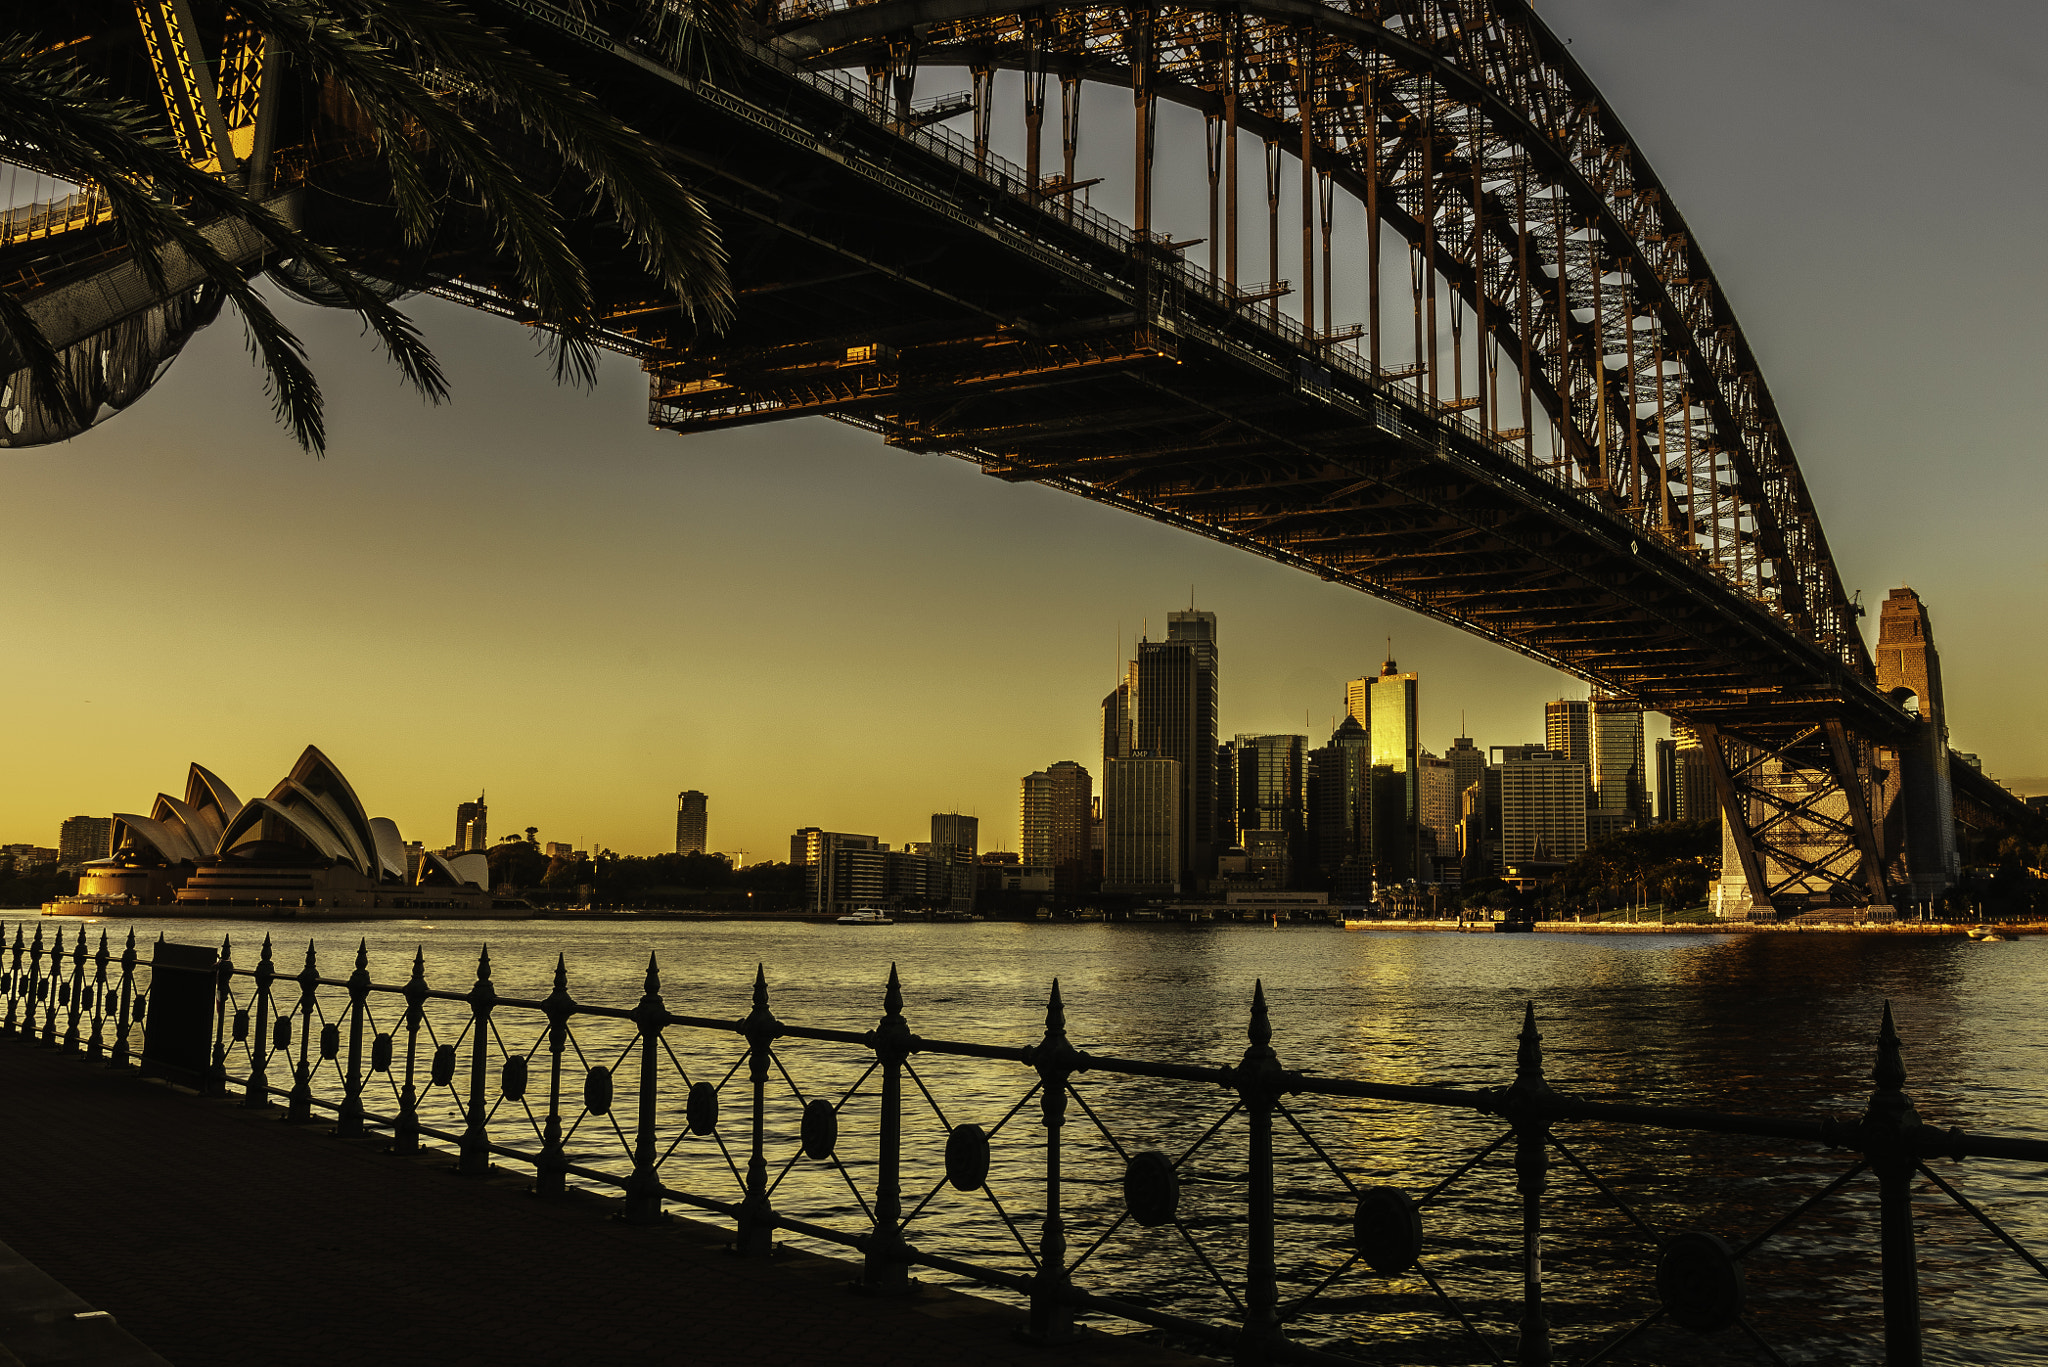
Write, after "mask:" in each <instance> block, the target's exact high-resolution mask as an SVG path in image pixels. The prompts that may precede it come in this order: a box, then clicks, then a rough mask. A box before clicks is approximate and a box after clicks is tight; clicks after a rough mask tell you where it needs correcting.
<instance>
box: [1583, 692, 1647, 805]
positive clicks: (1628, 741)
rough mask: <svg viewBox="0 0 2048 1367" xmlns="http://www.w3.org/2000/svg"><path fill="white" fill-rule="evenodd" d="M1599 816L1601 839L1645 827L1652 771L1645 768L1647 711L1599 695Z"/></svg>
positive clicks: (1595, 733) (1595, 719)
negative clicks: (1644, 741) (1645, 714)
mask: <svg viewBox="0 0 2048 1367" xmlns="http://www.w3.org/2000/svg"><path fill="white" fill-rule="evenodd" d="M1592 706H1593V733H1592V735H1593V806H1594V808H1595V810H1596V812H1597V815H1596V816H1595V817H1594V818H1593V825H1592V828H1591V830H1590V833H1589V834H1590V838H1592V839H1595V840H1598V839H1602V838H1604V837H1606V836H1609V835H1613V834H1614V833H1616V832H1617V831H1625V830H1630V829H1633V828H1634V827H1637V826H1641V825H1643V824H1645V822H1646V820H1647V819H1648V812H1647V810H1646V803H1645V799H1646V798H1647V797H1648V786H1649V785H1648V778H1649V775H1648V772H1647V771H1646V770H1645V769H1644V767H1643V709H1642V708H1641V707H1639V706H1637V705H1636V704H1635V703H1634V702H1633V701H1631V700H1630V699H1627V698H1622V697H1616V696H1614V695H1612V694H1608V693H1603V692H1598V691H1596V692H1595V693H1594V695H1593V703H1592Z"/></svg>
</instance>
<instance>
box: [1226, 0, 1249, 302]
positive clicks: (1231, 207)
mask: <svg viewBox="0 0 2048 1367" xmlns="http://www.w3.org/2000/svg"><path fill="white" fill-rule="evenodd" d="M1243 60H1244V16H1243V15H1241V14H1239V13H1238V12H1237V11H1236V10H1232V11H1231V12H1230V13H1228V14H1226V15H1224V16H1223V231H1224V233H1225V234H1226V239H1227V240H1226V241H1225V242H1224V248H1223V269H1224V271H1225V275H1224V281H1223V282H1224V284H1226V285H1227V286H1229V288H1230V298H1231V299H1232V300H1235V299H1236V298H1237V226H1238V225H1237V86H1238V80H1239V72H1240V67H1241V65H1242V63H1243Z"/></svg>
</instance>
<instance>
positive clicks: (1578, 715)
mask: <svg viewBox="0 0 2048 1367" xmlns="http://www.w3.org/2000/svg"><path fill="white" fill-rule="evenodd" d="M1543 744H1544V746H1545V747H1546V748H1548V749H1549V750H1550V751H1551V752H1552V753H1553V754H1559V755H1563V756H1564V757H1565V758H1566V759H1568V760H1570V761H1571V762H1572V763H1574V764H1583V765H1585V766H1586V774H1587V780H1586V782H1587V787H1586V802H1587V805H1589V806H1590V805H1591V804H1592V802H1593V788H1592V775H1593V773H1594V765H1593V705H1592V704H1591V703H1589V702H1587V701H1586V700H1585V699H1583V698H1559V699H1557V701H1555V702H1547V703H1545V704H1543Z"/></svg>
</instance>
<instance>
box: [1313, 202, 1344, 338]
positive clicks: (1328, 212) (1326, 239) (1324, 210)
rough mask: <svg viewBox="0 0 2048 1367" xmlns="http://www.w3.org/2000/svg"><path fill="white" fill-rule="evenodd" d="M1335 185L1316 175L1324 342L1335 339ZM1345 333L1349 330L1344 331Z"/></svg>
mask: <svg viewBox="0 0 2048 1367" xmlns="http://www.w3.org/2000/svg"><path fill="white" fill-rule="evenodd" d="M1336 194H1337V183H1336V182H1335V181H1334V180H1332V179H1331V178H1330V177H1329V175H1328V174H1326V173H1324V172H1321V171H1318V172H1317V173H1316V217H1317V218H1318V219H1319V220H1320V221H1321V227H1322V236H1323V335H1324V338H1325V340H1328V341H1335V340H1336V338H1337V315H1336V313H1335V312H1333V304H1332V290H1331V281H1330V277H1331V273H1332V272H1331V268H1330V233H1331V230H1332V229H1334V228H1335V227H1336V213H1337V202H1336ZM1346 331H1347V333H1348V332H1349V329H1348V328H1347V329H1346Z"/></svg>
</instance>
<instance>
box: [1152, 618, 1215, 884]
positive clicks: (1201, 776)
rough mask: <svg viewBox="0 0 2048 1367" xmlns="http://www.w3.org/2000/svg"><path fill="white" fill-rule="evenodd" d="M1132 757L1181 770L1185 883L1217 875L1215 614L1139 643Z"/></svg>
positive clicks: (1175, 623)
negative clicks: (1136, 755)
mask: <svg viewBox="0 0 2048 1367" xmlns="http://www.w3.org/2000/svg"><path fill="white" fill-rule="evenodd" d="M1137 684H1138V697H1137V726H1136V727H1135V728H1134V731H1135V734H1134V738H1133V741H1134V743H1133V750H1134V752H1136V753H1142V754H1147V755H1151V756H1153V757H1154V758H1159V759H1171V760H1174V761H1176V762H1177V763H1178V764H1179V765H1180V766H1181V790H1182V791H1181V810H1180V819H1179V828H1180V829H1179V838H1180V842H1181V854H1180V881H1182V882H1183V883H1186V882H1188V881H1189V880H1192V879H1194V878H1199V877H1206V876H1208V875H1209V874H1210V873H1212V872H1214V871H1215V867H1216V854H1215V846H1214V844H1213V839H1214V836H1215V828H1216V770H1215V766H1214V765H1213V764H1211V763H1210V756H1212V755H1213V754H1214V753H1215V751H1216V698H1217V644H1216V614H1215V613H1213V612H1200V611H1196V610H1194V609H1189V610H1187V611H1185V612H1170V613H1168V614H1167V617H1166V639H1165V640H1164V641H1140V642H1139V643H1138V660H1137Z"/></svg>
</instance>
